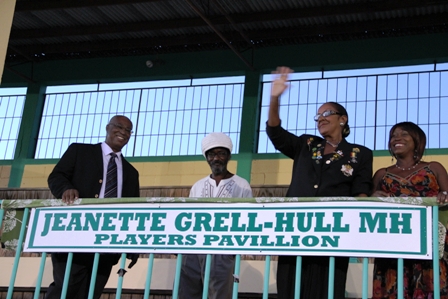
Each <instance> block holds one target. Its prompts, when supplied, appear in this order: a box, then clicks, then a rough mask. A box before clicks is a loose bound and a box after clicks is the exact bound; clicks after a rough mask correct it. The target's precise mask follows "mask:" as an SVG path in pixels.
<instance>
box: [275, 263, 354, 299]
mask: <svg viewBox="0 0 448 299" xmlns="http://www.w3.org/2000/svg"><path fill="white" fill-rule="evenodd" d="M296 258H297V257H296V256H279V258H278V267H277V294H278V295H277V298H278V299H293V298H294V289H295V278H296ZM348 262H349V258H348V257H337V258H336V260H335V273H334V297H333V298H334V299H344V298H345V283H346V280H347V270H348ZM328 270H329V257H324V256H303V257H302V273H301V277H302V279H301V286H300V299H327V298H328Z"/></svg>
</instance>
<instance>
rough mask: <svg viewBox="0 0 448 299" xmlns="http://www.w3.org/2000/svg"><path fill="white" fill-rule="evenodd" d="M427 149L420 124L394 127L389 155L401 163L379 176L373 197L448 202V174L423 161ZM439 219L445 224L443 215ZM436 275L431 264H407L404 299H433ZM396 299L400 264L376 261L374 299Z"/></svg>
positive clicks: (443, 294)
mask: <svg viewBox="0 0 448 299" xmlns="http://www.w3.org/2000/svg"><path fill="white" fill-rule="evenodd" d="M425 145H426V135H425V133H424V132H423V130H422V129H420V127H418V126H417V125H416V124H414V123H412V122H402V123H398V124H396V125H394V126H393V127H392V128H391V130H390V134H389V152H390V153H391V155H392V157H394V158H395V159H396V160H397V162H396V163H395V164H394V165H391V166H389V167H386V168H381V169H379V170H378V171H377V172H376V173H375V175H374V176H373V188H374V189H373V192H372V196H374V197H389V196H390V197H394V196H400V197H437V201H438V202H439V203H445V202H447V201H448V196H447V190H448V175H447V171H446V169H445V167H443V166H442V164H440V163H439V162H434V161H433V162H424V161H422V156H423V152H424V151H425ZM439 218H440V219H441V220H442V219H443V217H442V215H441V216H440V217H439ZM443 224H444V225H446V224H447V223H446V221H444V222H443ZM445 246H446V245H445ZM439 264H440V298H441V299H448V277H447V263H446V261H445V260H444V259H441V260H440V262H439ZM432 271H433V270H432V261H431V260H416V259H413V260H409V259H407V260H404V276H405V277H404V283H403V284H404V298H405V299H411V298H412V299H432V298H433V297H434V296H433V295H434V294H433V292H434V288H433V283H432V277H433V275H432V274H433V273H432ZM396 297H397V260H396V259H387V258H376V259H375V263H374V273H373V294H372V299H379V298H390V299H392V298H396Z"/></svg>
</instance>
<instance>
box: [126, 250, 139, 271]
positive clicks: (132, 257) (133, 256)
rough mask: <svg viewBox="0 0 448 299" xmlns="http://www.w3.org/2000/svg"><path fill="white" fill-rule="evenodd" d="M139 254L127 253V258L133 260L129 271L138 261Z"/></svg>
mask: <svg viewBox="0 0 448 299" xmlns="http://www.w3.org/2000/svg"><path fill="white" fill-rule="evenodd" d="M138 257H139V254H138V253H127V254H126V258H127V259H129V260H131V263H130V264H129V266H128V269H131V268H132V267H133V266H134V265H135V264H136V263H137V261H138Z"/></svg>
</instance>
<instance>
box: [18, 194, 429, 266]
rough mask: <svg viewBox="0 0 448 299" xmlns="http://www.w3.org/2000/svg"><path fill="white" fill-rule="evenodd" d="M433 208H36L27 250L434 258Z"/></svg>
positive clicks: (333, 204) (323, 205) (340, 205)
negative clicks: (432, 244) (432, 241)
mask: <svg viewBox="0 0 448 299" xmlns="http://www.w3.org/2000/svg"><path fill="white" fill-rule="evenodd" d="M431 240H432V225H431V208H429V207H423V206H411V205H402V204H389V203H375V202H355V201H350V202H306V203H303V202H302V203H281V204H279V203H272V204H266V203H263V204H248V203H244V204H193V203H188V204H126V205H97V206H93V205H92V206H71V207H51V208H37V209H33V210H32V213H31V218H30V222H29V228H28V231H27V237H26V242H25V243H26V244H25V250H24V251H28V252H119V253H121V252H126V253H131V252H136V253H220V254H263V255H266V254H270V255H328V256H351V257H395V258H396V257H402V258H419V259H432V249H431V248H432V246H431Z"/></svg>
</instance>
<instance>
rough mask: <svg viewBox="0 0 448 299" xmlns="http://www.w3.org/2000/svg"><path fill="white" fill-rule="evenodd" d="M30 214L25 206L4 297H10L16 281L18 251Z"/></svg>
mask: <svg viewBox="0 0 448 299" xmlns="http://www.w3.org/2000/svg"><path fill="white" fill-rule="evenodd" d="M29 214H30V209H29V208H25V211H24V213H23V219H22V226H21V227H20V234H19V240H18V242H17V249H16V255H15V257H14V265H13V268H12V273H11V279H10V280H9V287H8V293H7V294H6V299H11V298H12V294H13V291H14V283H15V282H16V276H17V268H18V267H19V260H20V253H21V252H22V245H23V240H24V239H25V230H26V223H28V215H29Z"/></svg>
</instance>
